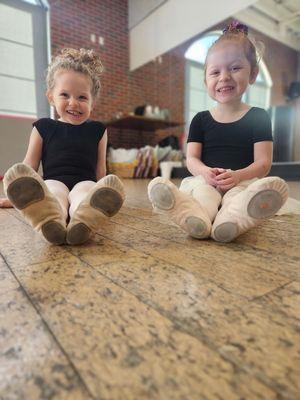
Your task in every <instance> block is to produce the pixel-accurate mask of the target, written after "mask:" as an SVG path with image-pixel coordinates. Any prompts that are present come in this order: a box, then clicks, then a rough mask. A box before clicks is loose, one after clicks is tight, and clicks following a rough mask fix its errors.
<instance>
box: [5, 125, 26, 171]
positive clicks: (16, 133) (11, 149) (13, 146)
mask: <svg viewBox="0 0 300 400" xmlns="http://www.w3.org/2000/svg"><path fill="white" fill-rule="evenodd" d="M32 122H33V121H32V120H30V119H13V118H0V175H4V173H5V171H6V170H7V169H8V168H9V167H10V166H11V165H13V164H15V163H16V162H21V161H23V159H24V157H25V153H26V150H27V146H28V140H29V136H30V132H31V130H32Z"/></svg>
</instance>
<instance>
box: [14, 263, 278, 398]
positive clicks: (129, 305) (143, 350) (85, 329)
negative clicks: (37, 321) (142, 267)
mask: <svg viewBox="0 0 300 400" xmlns="http://www.w3.org/2000/svg"><path fill="white" fill-rule="evenodd" d="M19 274H21V271H20V270H19ZM21 282H22V285H23V286H24V288H25V289H26V290H27V291H28V293H29V295H30V297H31V298H32V301H33V302H34V304H35V305H36V307H38V309H39V310H40V313H41V315H42V316H43V318H44V320H45V321H46V322H47V324H48V325H50V326H51V328H52V332H53V334H54V335H55V337H56V338H57V340H58V341H59V342H60V343H61V345H62V346H63V348H64V349H65V351H66V353H67V354H68V357H69V358H70V359H71V360H72V363H73V364H74V365H76V367H77V369H78V371H79V373H80V375H81V376H82V378H83V380H84V381H85V382H86V384H87V386H88V388H89V390H90V391H91V392H92V394H93V396H94V397H95V398H103V399H131V398H135V399H152V398H153V399H169V398H172V399H199V398H206V399H216V398H220V399H222V398H223V399H240V398H243V397H245V398H251V397H253V398H257V399H264V398H266V397H267V398H270V399H272V398H274V399H275V398H276V395H275V391H273V390H272V389H271V388H269V387H268V386H267V385H265V384H264V383H262V382H261V381H260V380H259V379H257V378H255V377H253V376H251V375H250V376H248V374H247V373H245V372H244V371H243V369H242V368H238V367H237V366H235V365H232V363H230V362H228V361H226V360H224V358H223V357H220V355H219V354H218V353H217V352H215V351H214V350H212V349H210V348H209V347H208V346H207V345H206V344H205V343H202V342H201V341H200V340H199V339H197V338H194V337H192V336H191V335H189V334H187V333H185V332H181V331H180V330H178V329H177V328H176V326H174V324H173V323H172V321H170V320H169V319H168V318H165V317H164V316H162V315H161V314H160V313H158V312H157V311H156V310H154V309H153V308H152V307H149V306H148V305H147V304H144V303H143V302H142V301H140V300H139V299H138V298H137V297H136V296H134V295H132V294H131V293H129V292H128V291H127V290H124V289H123V288H121V287H120V286H118V285H116V284H114V283H112V282H111V280H109V279H107V278H106V277H104V276H103V275H102V274H101V273H99V272H98V271H95V270H94V269H91V268H90V267H89V266H88V265H87V264H85V263H83V262H82V261H79V260H78V259H77V258H76V257H73V259H71V258H69V259H68V260H67V261H64V260H61V261H60V260H55V261H51V262H46V263H41V264H34V265H31V266H30V268H29V266H27V267H24V271H23V273H22V277H21ZM233 371H235V379H234V382H233V380H232V374H233ZM216 381H218V385H215V382H216ZM249 381H251V382H252V385H249Z"/></svg>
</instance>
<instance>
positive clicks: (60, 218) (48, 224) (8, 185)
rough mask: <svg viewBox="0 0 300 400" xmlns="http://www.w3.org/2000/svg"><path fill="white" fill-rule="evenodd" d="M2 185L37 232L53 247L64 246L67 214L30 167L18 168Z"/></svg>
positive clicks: (14, 167)
mask: <svg viewBox="0 0 300 400" xmlns="http://www.w3.org/2000/svg"><path fill="white" fill-rule="evenodd" d="M3 183H4V191H5V193H6V195H7V197H8V198H9V200H10V201H11V202H12V204H13V205H14V207H15V208H16V209H17V210H19V212H20V213H21V214H22V215H23V216H24V217H25V219H26V220H27V221H28V222H29V223H30V224H31V226H32V227H33V228H34V229H36V230H37V231H41V232H42V233H43V235H44V237H45V238H46V239H47V240H48V241H49V242H50V243H53V244H62V243H64V242H65V236H66V220H65V218H64V212H63V210H62V207H61V206H60V204H59V202H58V201H57V200H56V198H55V197H54V196H53V194H52V193H51V192H50V190H49V189H48V187H47V185H46V184H45V182H44V181H43V179H42V178H41V177H40V175H39V174H38V173H37V172H35V171H34V170H33V169H32V168H31V167H29V166H28V165H25V164H21V163H19V164H15V165H13V166H12V167H11V168H10V169H9V170H8V171H7V172H6V174H5V175H4V179H3Z"/></svg>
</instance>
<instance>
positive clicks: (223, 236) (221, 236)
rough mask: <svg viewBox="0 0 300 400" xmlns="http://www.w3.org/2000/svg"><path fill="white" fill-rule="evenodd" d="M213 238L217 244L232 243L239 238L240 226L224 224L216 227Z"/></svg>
mask: <svg viewBox="0 0 300 400" xmlns="http://www.w3.org/2000/svg"><path fill="white" fill-rule="evenodd" d="M213 236H214V239H215V240H216V241H217V242H222V243H229V242H232V241H233V240H234V239H235V238H236V237H237V236H238V226H237V224H235V223H234V222H224V223H223V224H220V225H218V226H217V227H216V229H215V230H214V233H213Z"/></svg>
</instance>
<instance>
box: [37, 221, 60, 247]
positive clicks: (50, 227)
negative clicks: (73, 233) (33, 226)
mask: <svg viewBox="0 0 300 400" xmlns="http://www.w3.org/2000/svg"><path fill="white" fill-rule="evenodd" d="M41 231H42V234H43V236H44V238H45V239H46V240H47V241H48V242H49V243H52V244H57V245H60V244H64V243H66V228H65V227H64V226H63V225H61V224H60V223H59V222H56V221H48V222H46V223H45V224H44V225H42V227H41Z"/></svg>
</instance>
